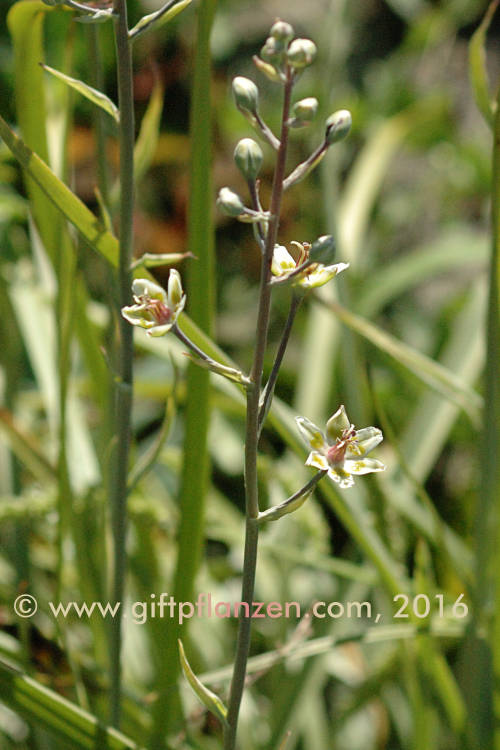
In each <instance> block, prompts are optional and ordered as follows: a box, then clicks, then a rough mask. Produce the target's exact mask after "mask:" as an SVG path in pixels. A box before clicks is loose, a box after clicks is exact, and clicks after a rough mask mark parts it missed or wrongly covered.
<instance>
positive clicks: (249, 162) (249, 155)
mask: <svg viewBox="0 0 500 750" xmlns="http://www.w3.org/2000/svg"><path fill="white" fill-rule="evenodd" d="M263 158H264V155H263V153H262V149H261V147H260V146H259V144H258V143H256V142H255V141H254V140H252V138H243V139H242V140H241V141H239V142H238V143H237V144H236V148H235V149H234V161H235V162H236V166H237V167H238V169H239V170H240V172H241V173H242V175H243V177H246V179H247V180H255V178H256V177H257V175H258V174H259V172H260V168H261V166H262V160H263Z"/></svg>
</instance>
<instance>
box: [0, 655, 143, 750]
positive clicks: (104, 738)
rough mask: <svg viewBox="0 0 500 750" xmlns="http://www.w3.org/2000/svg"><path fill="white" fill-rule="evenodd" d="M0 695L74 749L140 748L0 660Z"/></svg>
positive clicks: (130, 749) (120, 749)
mask: <svg viewBox="0 0 500 750" xmlns="http://www.w3.org/2000/svg"><path fill="white" fill-rule="evenodd" d="M0 698H1V699H2V701H3V702H4V703H5V704H6V705H7V706H9V707H10V708H12V709H13V710H14V711H16V712H17V713H19V714H20V715H21V716H23V717H24V718H26V719H28V720H29V721H32V722H34V723H35V724H37V725H39V726H41V727H43V728H44V729H46V730H47V731H48V732H49V733H50V734H52V735H54V736H56V737H59V738H61V739H62V740H63V741H65V742H67V743H69V746H70V747H71V748H74V750H141V749H140V747H139V745H137V744H136V743H135V742H133V741H132V740H131V739H129V738H128V737H126V736H125V735H123V734H122V733H121V732H118V731H116V730H115V729H111V728H109V727H107V726H105V725H104V724H102V723H101V722H100V721H99V720H98V719H97V718H96V717H95V716H93V715H92V714H90V713H88V712H87V711H83V710H82V709H81V708H79V707H78V706H76V705H75V704H74V703H71V702H70V701H68V700H66V698H63V697H61V696H60V695H58V694H57V693H55V692H54V691H53V690H49V689H48V688H46V687H45V686H43V685H40V683H38V682H37V681H36V680H33V679H32V678H31V677H28V676H27V675H25V674H23V672H21V671H20V670H18V669H17V668H14V667H12V666H10V665H9V664H7V663H6V662H5V661H3V660H0Z"/></svg>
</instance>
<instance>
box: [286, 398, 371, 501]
mask: <svg viewBox="0 0 500 750" xmlns="http://www.w3.org/2000/svg"><path fill="white" fill-rule="evenodd" d="M296 420H297V424H298V426H299V430H300V431H301V433H302V437H303V438H304V439H305V441H306V443H307V444H308V445H309V447H310V448H311V449H312V450H311V453H310V454H309V456H308V458H307V461H306V466H315V467H316V468H317V469H321V470H323V471H328V476H329V477H330V479H333V481H334V482H338V484H340V486H341V487H352V486H353V484H354V479H353V477H352V475H353V474H354V475H356V474H371V473H372V472H373V471H384V469H385V465H384V464H383V463H382V462H381V461H378V460H377V459H376V458H366V456H367V454H368V453H370V451H372V450H373V448H375V447H376V446H377V445H378V444H379V443H381V442H382V440H383V435H382V431H381V430H379V429H378V427H364V428H363V429H361V430H356V428H355V427H354V425H352V424H351V423H350V421H349V419H348V418H347V414H346V411H345V408H344V407H343V406H341V407H340V408H339V409H338V410H337V411H336V412H335V414H333V416H331V417H330V419H329V420H328V422H327V423H326V435H325V434H324V433H323V432H322V431H321V430H320V429H319V427H316V425H315V424H313V423H312V422H310V421H309V420H308V419H306V418H305V417H296Z"/></svg>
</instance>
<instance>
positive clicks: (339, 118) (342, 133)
mask: <svg viewBox="0 0 500 750" xmlns="http://www.w3.org/2000/svg"><path fill="white" fill-rule="evenodd" d="M325 125H326V132H325V141H326V142H327V143H328V145H329V146H331V145H332V144H333V143H337V142H338V141H341V140H342V139H343V138H345V137H346V135H347V134H348V133H349V131H350V129H351V125H352V117H351V113H350V112H349V111H348V110H347V109H339V110H338V112H334V113H333V115H330V117H329V118H328V119H327V121H326V123H325Z"/></svg>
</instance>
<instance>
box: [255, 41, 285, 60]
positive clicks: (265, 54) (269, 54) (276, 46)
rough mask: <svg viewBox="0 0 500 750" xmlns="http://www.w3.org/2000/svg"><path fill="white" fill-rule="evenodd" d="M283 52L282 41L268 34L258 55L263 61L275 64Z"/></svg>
mask: <svg viewBox="0 0 500 750" xmlns="http://www.w3.org/2000/svg"><path fill="white" fill-rule="evenodd" d="M284 52H285V45H284V43H283V42H281V41H279V40H278V39H275V38H274V37H272V36H270V37H269V39H266V43H265V44H264V46H263V47H262V49H261V51H260V56H261V58H262V59H263V60H264V61H265V62H268V63H274V64H276V63H280V62H281V60H282V59H283V53H284Z"/></svg>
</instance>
